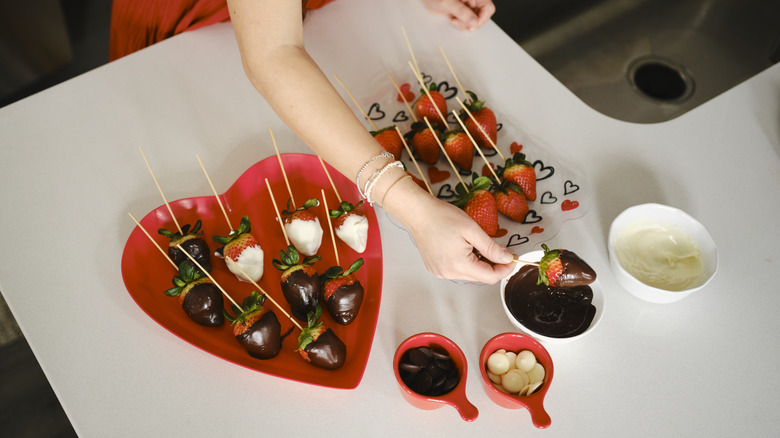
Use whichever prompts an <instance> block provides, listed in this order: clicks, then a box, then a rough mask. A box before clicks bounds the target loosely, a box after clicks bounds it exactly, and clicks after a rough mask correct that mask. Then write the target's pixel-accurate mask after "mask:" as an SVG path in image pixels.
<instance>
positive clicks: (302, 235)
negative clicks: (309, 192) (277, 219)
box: [282, 198, 322, 256]
mask: <svg viewBox="0 0 780 438" xmlns="http://www.w3.org/2000/svg"><path fill="white" fill-rule="evenodd" d="M319 205H320V201H319V200H317V198H312V199H309V200H308V201H306V202H305V203H304V204H303V206H302V207H300V208H298V209H296V210H292V211H290V210H289V209H290V208H291V200H290V201H287V208H288V210H284V211H283V212H282V217H283V218H284V230H285V232H286V233H287V237H288V238H289V239H290V242H291V243H292V244H293V245H294V246H295V248H296V249H297V250H298V252H300V253H301V254H304V255H307V256H313V255H315V254H317V251H318V250H319V249H320V244H322V226H321V225H320V220H319V219H318V218H317V216H315V215H314V213H312V212H311V211H310V210H309V209H310V208H313V207H317V206H319Z"/></svg>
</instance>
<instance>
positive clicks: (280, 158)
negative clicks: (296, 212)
mask: <svg viewBox="0 0 780 438" xmlns="http://www.w3.org/2000/svg"><path fill="white" fill-rule="evenodd" d="M268 132H270V133H271V142H272V143H273V144H274V151H276V159H277V160H279V167H280V168H281V169H282V177H284V183H285V184H286V185H287V193H289V194H290V200H291V201H292V207H293V208H296V207H295V198H294V197H293V192H292V189H291V188H290V181H289V180H288V179H287V172H285V171H284V164H282V156H281V155H280V154H279V148H278V147H276V139H275V138H274V131H273V130H272V129H271V128H268Z"/></svg>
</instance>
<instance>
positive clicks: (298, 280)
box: [282, 269, 320, 321]
mask: <svg viewBox="0 0 780 438" xmlns="http://www.w3.org/2000/svg"><path fill="white" fill-rule="evenodd" d="M282 293H283V294H284V298H285V299H286V300H287V302H288V303H289V304H290V310H291V311H292V314H293V316H294V317H296V318H298V319H300V320H301V321H306V320H307V319H306V317H307V315H308V314H309V312H314V311H315V310H317V306H318V305H319V304H320V276H319V275H318V274H317V273H314V275H313V276H311V277H309V276H308V275H306V273H305V272H303V270H300V269H299V270H297V271H295V272H293V273H292V274H290V276H289V277H287V279H286V280H285V281H283V282H282Z"/></svg>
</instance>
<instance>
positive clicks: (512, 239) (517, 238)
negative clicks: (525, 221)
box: [506, 234, 528, 248]
mask: <svg viewBox="0 0 780 438" xmlns="http://www.w3.org/2000/svg"><path fill="white" fill-rule="evenodd" d="M524 243H528V238H527V237H525V236H521V235H519V234H512V235H511V236H509V241H508V242H507V244H506V247H507V248H509V247H511V246H517V245H522V244H524Z"/></svg>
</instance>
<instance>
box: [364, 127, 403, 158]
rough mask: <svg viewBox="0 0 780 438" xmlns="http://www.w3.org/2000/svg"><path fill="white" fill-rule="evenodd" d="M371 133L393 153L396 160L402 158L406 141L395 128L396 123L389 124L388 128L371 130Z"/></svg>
mask: <svg viewBox="0 0 780 438" xmlns="http://www.w3.org/2000/svg"><path fill="white" fill-rule="evenodd" d="M371 135H373V136H374V139H376V141H377V142H378V143H379V144H380V145H381V146H382V147H383V148H384V149H385V150H386V151H387V152H390V153H391V154H393V156H394V157H395V159H396V160H400V159H401V154H402V153H403V150H404V143H403V141H402V140H401V136H400V135H399V134H398V131H397V130H396V129H395V125H393V126H388V127H387V128H383V129H380V130H379V131H371Z"/></svg>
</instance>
